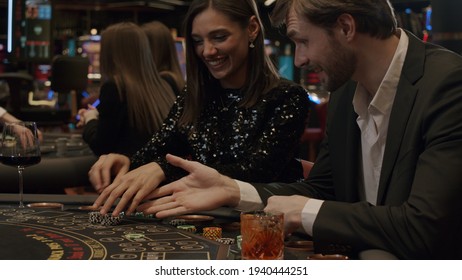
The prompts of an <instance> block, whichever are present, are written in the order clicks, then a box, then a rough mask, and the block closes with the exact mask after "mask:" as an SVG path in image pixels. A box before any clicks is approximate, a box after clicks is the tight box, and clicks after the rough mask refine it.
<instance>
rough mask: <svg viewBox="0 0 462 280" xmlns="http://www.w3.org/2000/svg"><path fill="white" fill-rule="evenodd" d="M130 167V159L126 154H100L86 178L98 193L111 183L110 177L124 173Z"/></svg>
mask: <svg viewBox="0 0 462 280" xmlns="http://www.w3.org/2000/svg"><path fill="white" fill-rule="evenodd" d="M129 168H130V159H129V158H128V157H127V156H124V155H120V154H107V155H102V156H100V157H99V159H98V160H97V161H96V162H95V163H94V164H93V166H92V167H91V168H90V171H88V178H89V180H90V182H91V184H92V185H93V187H94V188H95V190H96V191H97V192H98V193H100V192H101V191H102V190H103V189H104V188H105V187H107V186H108V185H109V184H110V183H111V178H112V177H113V176H115V178H116V179H117V177H119V176H122V175H124V174H125V173H127V172H128V170H129Z"/></svg>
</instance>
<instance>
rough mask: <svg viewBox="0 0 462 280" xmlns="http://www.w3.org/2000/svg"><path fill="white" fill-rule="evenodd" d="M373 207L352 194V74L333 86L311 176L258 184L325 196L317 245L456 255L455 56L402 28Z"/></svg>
mask: <svg viewBox="0 0 462 280" xmlns="http://www.w3.org/2000/svg"><path fill="white" fill-rule="evenodd" d="M408 36H409V49H408V51H407V55H406V59H405V62H404V66H403V70H402V75H401V78H400V81H399V84H398V89H397V93H396V97H395V100H394V104H393V108H392V112H391V116H390V123H389V128H388V137H387V141H386V147H385V153H384V159H383V164H382V171H381V175H380V183H379V191H378V198H377V206H373V205H370V204H369V203H367V202H366V201H360V199H359V187H358V184H357V182H358V176H359V174H360V170H359V168H360V166H361V164H360V156H359V155H360V152H361V151H360V130H359V128H358V125H357V123H356V118H357V115H356V113H355V112H354V110H353V105H352V99H353V95H354V91H355V88H356V84H355V83H352V82H351V83H348V84H346V85H345V86H344V87H343V88H342V89H340V90H338V91H336V92H333V93H331V96H330V101H329V110H328V123H327V126H328V127H327V131H326V138H325V139H324V141H323V143H322V147H321V149H320V152H319V155H318V158H317V160H316V163H315V165H314V166H313V169H312V170H311V173H310V176H309V178H308V179H307V180H306V181H305V182H300V183H293V184H278V183H274V184H270V185H263V184H255V187H256V188H257V190H258V192H259V194H260V196H261V197H262V198H263V200H264V201H265V202H266V199H267V198H268V197H269V196H271V195H290V194H302V195H306V196H309V197H313V198H320V199H324V200H326V202H325V203H324V204H323V205H322V207H321V209H320V212H319V214H318V216H317V218H316V220H315V223H314V226H313V240H314V241H315V244H316V248H317V249H318V250H319V251H321V252H325V253H326V252H334V251H335V252H339V253H345V254H354V253H358V252H359V251H362V250H366V249H382V250H386V251H389V252H391V253H393V254H395V255H396V256H397V257H399V258H407V259H420V258H434V259H437V258H438V259H440V258H450V259H459V258H461V257H462V227H461V226H462V202H461V200H462V58H461V57H460V56H458V55H456V54H454V53H452V52H450V51H448V50H446V49H443V48H441V47H438V46H435V45H431V44H425V43H423V42H422V41H420V40H419V39H417V38H416V37H414V36H413V35H411V34H409V33H408Z"/></svg>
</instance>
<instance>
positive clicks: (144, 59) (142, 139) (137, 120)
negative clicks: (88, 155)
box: [79, 22, 176, 156]
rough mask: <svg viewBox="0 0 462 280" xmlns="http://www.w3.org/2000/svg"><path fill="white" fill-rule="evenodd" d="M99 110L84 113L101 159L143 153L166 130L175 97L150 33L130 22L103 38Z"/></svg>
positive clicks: (87, 137) (88, 134)
mask: <svg viewBox="0 0 462 280" xmlns="http://www.w3.org/2000/svg"><path fill="white" fill-rule="evenodd" d="M100 67H101V73H102V83H103V84H102V86H101V89H100V95H99V99H100V104H99V106H98V109H97V110H96V108H89V109H81V110H80V111H79V115H80V117H81V119H80V124H81V125H84V126H85V127H84V130H83V139H84V140H85V141H86V142H87V143H88V144H89V146H90V148H91V149H92V150H93V151H94V153H95V154H97V155H102V154H107V153H120V154H124V155H127V156H130V155H132V154H133V153H134V152H136V151H137V150H139V149H140V148H141V147H142V146H143V145H144V144H146V142H147V141H148V140H149V139H150V137H151V136H152V135H153V134H154V132H156V131H157V130H158V129H159V128H160V127H161V125H162V123H163V121H164V119H165V117H166V116H167V114H168V112H169V110H170V108H171V106H172V104H173V102H174V101H175V98H176V97H175V94H174V93H173V90H172V88H171V87H170V86H169V84H168V83H167V82H166V81H165V80H164V79H163V78H162V77H161V76H160V74H159V72H158V70H157V68H156V65H155V63H154V59H153V57H152V54H151V48H150V45H149V42H148V39H147V37H146V34H145V33H144V32H143V30H141V28H140V27H139V26H138V25H136V24H134V23H130V22H122V23H117V24H114V25H111V26H109V27H107V28H106V29H105V30H103V32H102V33H101V55H100Z"/></svg>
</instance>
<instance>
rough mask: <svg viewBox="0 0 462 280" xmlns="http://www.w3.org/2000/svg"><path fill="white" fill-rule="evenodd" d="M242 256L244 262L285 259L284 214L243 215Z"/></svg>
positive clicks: (257, 212)
mask: <svg viewBox="0 0 462 280" xmlns="http://www.w3.org/2000/svg"><path fill="white" fill-rule="evenodd" d="M241 236H242V244H241V247H242V250H241V255H242V259H244V260H282V259H283V258H284V214H283V213H281V212H264V211H254V212H243V213H241Z"/></svg>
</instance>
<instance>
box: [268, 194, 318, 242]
mask: <svg viewBox="0 0 462 280" xmlns="http://www.w3.org/2000/svg"><path fill="white" fill-rule="evenodd" d="M308 200H309V198H308V197H306V196H300V195H292V196H272V197H270V198H268V205H267V206H266V207H265V209H264V210H265V211H279V212H282V213H284V231H285V233H286V235H289V234H291V233H292V232H294V231H296V230H299V229H302V210H303V208H304V207H305V204H306V203H307V202H308Z"/></svg>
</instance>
